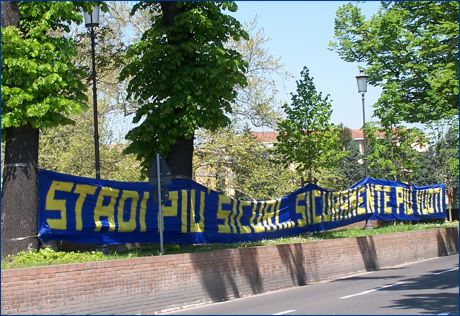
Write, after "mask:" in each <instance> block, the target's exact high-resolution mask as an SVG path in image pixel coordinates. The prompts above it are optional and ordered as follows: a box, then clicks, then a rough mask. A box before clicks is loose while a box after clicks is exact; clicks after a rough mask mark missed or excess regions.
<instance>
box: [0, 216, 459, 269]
mask: <svg viewBox="0 0 460 316" xmlns="http://www.w3.org/2000/svg"><path fill="white" fill-rule="evenodd" d="M441 227H458V222H457V221H455V222H444V223H430V224H410V223H393V224H387V225H386V226H384V227H379V228H375V229H362V228H349V229H342V230H334V231H323V232H318V233H305V234H301V235H297V236H292V237H283V238H277V239H270V240H261V241H258V242H242V243H234V244H205V245H172V244H171V245H165V252H166V254H177V253H190V252H200V251H210V250H217V249H230V248H247V247H254V246H265V245H279V244H291V243H301V242H311V241H318V240H326V239H335V238H347V237H362V236H372V235H379V234H388V233H398V232H409V231H419V230H426V229H434V228H441ZM159 254H160V251H159V247H158V246H156V245H155V246H148V247H142V248H136V249H129V250H121V251H120V250H118V251H117V250H109V251H108V252H106V253H105V254H104V252H103V251H100V250H96V251H76V252H74V251H54V250H52V249H50V248H45V249H40V250H39V251H30V252H21V253H19V254H17V255H15V256H9V257H7V258H5V259H4V260H2V269H11V268H23V267H32V266H43V265H52V264H64V263H78V262H90V261H101V260H114V259H127V258H136V257H146V256H157V255H159Z"/></svg>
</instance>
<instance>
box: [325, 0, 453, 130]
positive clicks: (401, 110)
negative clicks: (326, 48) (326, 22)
mask: <svg viewBox="0 0 460 316" xmlns="http://www.w3.org/2000/svg"><path fill="white" fill-rule="evenodd" d="M458 16H459V13H458V2H457V1H436V2H435V1H397V2H394V1H392V2H382V5H381V8H380V9H379V11H378V12H377V13H376V14H374V15H373V16H372V17H370V18H369V19H367V20H366V18H365V16H364V14H363V13H362V12H361V10H360V8H359V7H357V6H356V5H354V4H345V5H343V6H342V7H340V8H339V9H338V10H337V15H336V19H335V42H333V43H331V47H332V49H333V50H335V51H336V52H337V53H338V54H339V56H340V57H341V58H342V59H343V60H345V61H347V62H359V63H363V64H365V65H366V71H367V73H368V75H369V82H370V83H371V84H375V85H379V86H381V87H382V90H383V91H382V95H381V96H380V98H379V100H378V101H377V103H376V104H375V108H376V109H375V112H374V113H375V115H376V116H377V117H379V118H380V120H381V121H382V123H383V124H384V125H387V126H388V125H390V124H397V123H400V122H404V121H405V122H421V123H426V122H430V121H436V120H438V119H441V118H450V117H452V115H456V114H457V113H458V39H459V38H458V22H459V21H458Z"/></svg>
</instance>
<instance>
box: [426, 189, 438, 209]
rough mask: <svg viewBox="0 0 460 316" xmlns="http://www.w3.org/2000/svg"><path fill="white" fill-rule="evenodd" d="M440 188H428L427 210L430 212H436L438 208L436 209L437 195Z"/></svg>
mask: <svg viewBox="0 0 460 316" xmlns="http://www.w3.org/2000/svg"><path fill="white" fill-rule="evenodd" d="M439 190H440V189H429V190H426V194H427V212H428V214H434V213H435V212H436V210H435V204H436V195H437V194H438V193H439Z"/></svg>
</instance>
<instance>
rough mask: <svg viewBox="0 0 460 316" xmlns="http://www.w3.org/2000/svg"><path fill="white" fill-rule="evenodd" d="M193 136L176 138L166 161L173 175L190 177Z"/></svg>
mask: <svg viewBox="0 0 460 316" xmlns="http://www.w3.org/2000/svg"><path fill="white" fill-rule="evenodd" d="M192 160H193V138H192V139H184V138H182V139H176V143H175V144H174V145H173V146H172V147H171V150H170V152H169V155H168V157H167V159H166V162H167V164H168V166H169V168H170V169H171V174H172V176H173V177H186V178H190V179H191V178H192Z"/></svg>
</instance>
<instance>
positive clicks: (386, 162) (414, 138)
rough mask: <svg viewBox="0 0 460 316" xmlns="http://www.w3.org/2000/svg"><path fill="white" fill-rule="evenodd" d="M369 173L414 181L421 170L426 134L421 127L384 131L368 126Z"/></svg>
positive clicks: (393, 128)
mask: <svg viewBox="0 0 460 316" xmlns="http://www.w3.org/2000/svg"><path fill="white" fill-rule="evenodd" d="M365 131H366V134H367V139H368V148H367V150H368V159H369V173H370V176H371V177H374V178H381V179H394V180H398V181H401V182H411V180H412V179H413V177H414V173H415V172H417V170H418V169H419V168H420V159H421V152H420V150H421V149H423V147H424V146H426V144H427V141H426V137H425V135H424V134H423V133H422V132H421V131H420V130H419V129H417V128H407V127H404V126H392V127H390V128H382V127H379V126H377V125H375V124H366V128H365Z"/></svg>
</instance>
